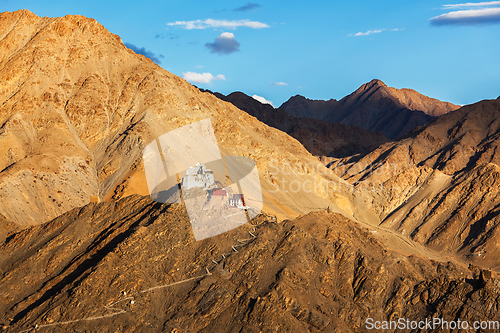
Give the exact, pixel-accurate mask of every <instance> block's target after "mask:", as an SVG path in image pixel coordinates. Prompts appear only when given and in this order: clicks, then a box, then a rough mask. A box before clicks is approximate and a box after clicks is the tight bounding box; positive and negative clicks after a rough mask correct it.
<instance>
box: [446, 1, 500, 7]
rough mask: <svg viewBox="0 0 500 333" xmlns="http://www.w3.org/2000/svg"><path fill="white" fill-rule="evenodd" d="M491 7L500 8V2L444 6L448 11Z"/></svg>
mask: <svg viewBox="0 0 500 333" xmlns="http://www.w3.org/2000/svg"><path fill="white" fill-rule="evenodd" d="M489 6H500V1H488V2H467V3H458V4H453V5H443V7H444V8H446V9H452V8H470V7H489Z"/></svg>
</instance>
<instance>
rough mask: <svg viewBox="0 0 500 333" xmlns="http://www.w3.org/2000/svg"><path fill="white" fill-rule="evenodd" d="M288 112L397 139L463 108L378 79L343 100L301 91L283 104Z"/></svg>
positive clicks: (282, 106) (283, 107)
mask: <svg viewBox="0 0 500 333" xmlns="http://www.w3.org/2000/svg"><path fill="white" fill-rule="evenodd" d="M280 108H282V109H284V110H285V111H286V112H287V113H288V114H290V115H294V116H297V117H308V118H316V119H320V120H324V121H326V122H329V123H333V122H338V123H342V124H350V125H356V126H359V127H362V128H364V129H366V130H370V131H375V132H382V133H383V134H384V135H385V136H386V137H388V138H389V139H397V138H399V137H401V136H403V135H404V134H406V133H408V132H410V131H411V130H412V129H414V128H415V127H418V126H422V125H424V124H426V123H428V122H429V121H431V120H433V119H435V118H436V117H438V116H441V115H443V114H446V113H448V112H451V111H454V110H456V109H458V108H459V106H457V105H453V104H451V103H448V102H441V101H439V100H437V99H434V98H430V97H427V96H424V95H422V94H419V93H418V92H416V91H415V90H412V89H396V88H392V87H388V86H387V85H386V84H385V83H383V82H382V81H380V80H378V79H374V80H372V81H370V82H368V83H366V84H363V85H362V86H361V87H359V88H358V89H357V90H356V91H355V92H353V93H352V94H350V95H348V96H346V97H344V98H342V99H341V100H340V101H337V100H333V99H332V100H329V101H315V100H309V99H306V98H304V97H302V96H300V95H297V96H294V97H292V98H290V99H289V100H288V101H286V102H285V103H283V105H281V107H280Z"/></svg>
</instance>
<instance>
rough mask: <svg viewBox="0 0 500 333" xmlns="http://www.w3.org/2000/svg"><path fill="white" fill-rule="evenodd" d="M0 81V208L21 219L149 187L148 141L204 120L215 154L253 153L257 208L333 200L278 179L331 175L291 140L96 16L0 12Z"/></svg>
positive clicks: (284, 211) (301, 207)
mask: <svg viewBox="0 0 500 333" xmlns="http://www.w3.org/2000/svg"><path fill="white" fill-rule="evenodd" d="M0 85H1V86H0V87H1V89H0V213H1V214H3V215H5V217H6V218H7V219H9V220H11V221H13V222H15V223H17V224H18V225H21V226H27V225H33V224H37V223H40V222H44V221H48V220H50V219H52V218H55V217H57V216H59V215H60V214H62V213H64V212H66V211H68V210H70V209H72V208H74V207H80V206H83V205H85V204H87V203H88V202H89V198H90V197H91V196H98V197H100V198H101V200H102V199H105V200H110V199H118V198H120V197H123V196H126V195H130V194H133V193H139V194H147V193H148V192H147V187H146V180H145V178H144V172H143V166H142V149H143V148H144V147H145V145H147V144H148V143H149V142H151V141H152V140H153V139H155V138H156V137H158V136H159V135H161V134H163V133H165V132H168V131H169V130H172V129H175V128H177V127H179V126H182V125H185V124H188V123H191V122H194V121H197V120H201V119H204V118H208V117H210V118H211V120H212V123H213V126H214V128H215V134H216V136H217V139H218V142H219V144H220V146H221V150H222V152H223V154H226V155H242V156H248V157H252V158H253V159H254V160H255V161H256V163H257V166H258V168H259V172H260V175H261V182H262V187H263V189H264V200H265V205H264V209H265V211H267V212H269V213H273V214H277V215H278V216H280V217H282V218H284V217H293V216H296V215H297V214H300V213H303V212H307V211H310V209H311V208H313V209H314V208H320V207H327V206H328V205H329V204H332V202H331V200H330V199H329V198H331V195H329V194H328V193H327V192H326V189H325V187H321V186H318V187H315V188H311V189H309V190H308V191H309V192H310V193H307V195H305V194H306V193H305V192H304V191H306V189H304V188H303V187H298V188H297V190H296V191H295V192H297V193H294V192H293V191H291V190H288V189H287V188H286V185H285V183H287V184H290V183H291V182H293V181H294V180H298V178H296V176H295V175H296V174H298V173H300V177H301V178H300V182H303V181H307V180H309V181H310V182H311V183H313V184H314V183H320V182H322V181H324V180H325V179H327V180H332V179H337V178H336V176H335V175H333V174H328V172H324V171H325V169H324V167H323V166H322V165H320V164H319V163H318V161H317V160H316V159H314V158H313V157H312V156H311V154H309V153H308V152H307V151H306V150H305V149H304V147H303V146H302V145H301V144H300V143H299V142H297V141H296V140H295V139H293V138H291V137H289V136H287V135H286V134H284V133H282V132H280V131H278V130H276V129H273V128H270V127H268V126H266V125H264V124H262V123H260V122H259V121H258V120H257V119H255V118H253V117H251V116H249V115H248V114H247V113H245V112H242V111H241V110H239V109H237V108H236V107H234V106H233V105H232V104H230V103H226V102H223V101H221V100H219V99H217V98H215V97H214V96H212V95H211V94H209V93H201V92H200V91H199V90H198V89H196V88H195V87H194V86H192V85H190V84H189V83H187V82H186V81H184V80H182V79H181V78H179V77H177V76H175V75H172V74H171V73H169V72H167V71H165V70H164V69H162V68H160V67H159V66H158V65H156V64H154V63H153V62H152V61H150V60H149V59H147V58H145V57H143V56H141V55H137V54H135V53H134V52H133V51H132V50H130V49H127V48H126V47H125V46H124V45H123V43H122V41H121V39H120V37H118V36H116V35H113V34H111V33H109V32H108V31H107V30H106V29H105V28H104V27H103V26H101V25H100V24H99V23H97V22H96V21H95V20H93V19H89V18H85V17H82V16H66V17H61V18H47V17H45V18H42V17H38V16H36V15H35V14H33V13H31V12H29V11H27V10H22V11H17V12H14V13H8V12H6V13H2V14H0ZM271 164H272V168H270V165H271ZM276 170H278V171H279V172H278V171H276ZM318 170H319V171H318ZM321 170H322V171H321ZM275 171H276V172H275ZM320 171H321V174H320ZM272 172H273V173H272ZM277 188H279V189H284V190H281V191H278V190H276V189H277ZM278 202H279V203H280V205H277V203H278ZM333 206H335V205H334V204H333ZM333 206H332V207H333ZM339 211H342V210H339Z"/></svg>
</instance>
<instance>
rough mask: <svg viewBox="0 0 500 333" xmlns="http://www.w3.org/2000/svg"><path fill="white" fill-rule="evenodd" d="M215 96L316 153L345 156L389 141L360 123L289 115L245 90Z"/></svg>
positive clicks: (368, 150)
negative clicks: (330, 121)
mask: <svg viewBox="0 0 500 333" xmlns="http://www.w3.org/2000/svg"><path fill="white" fill-rule="evenodd" d="M215 96H217V97H218V98H220V99H222V100H225V101H228V102H230V103H232V104H234V105H235V106H236V107H238V108H239V109H241V110H243V111H245V112H247V113H248V114H250V115H252V116H254V117H256V118H257V119H259V120H260V121H262V122H263V123H265V124H267V125H269V126H271V127H274V128H277V129H279V130H281V131H283V132H285V133H287V134H289V135H290V136H292V137H294V138H295V139H297V140H298V141H299V142H300V143H302V144H303V145H304V147H305V148H306V149H307V150H308V151H309V152H311V154H313V155H316V156H332V157H345V156H350V155H355V154H360V153H361V154H364V153H367V152H370V151H372V150H373V149H375V148H377V147H378V146H380V145H381V144H382V143H385V142H387V141H388V140H387V138H386V137H385V136H384V135H383V134H382V133H377V132H370V131H367V130H364V129H362V128H360V127H357V126H352V125H344V124H340V123H331V124H330V123H327V122H324V121H321V120H317V119H309V118H298V117H295V116H290V115H288V114H287V113H286V112H285V110H283V109H282V108H278V109H275V108H273V107H272V106H271V105H269V104H262V103H260V102H259V101H257V100H255V99H254V98H252V97H250V96H248V95H245V94H244V93H242V92H233V93H231V94H229V95H227V96H225V95H222V94H220V93H215Z"/></svg>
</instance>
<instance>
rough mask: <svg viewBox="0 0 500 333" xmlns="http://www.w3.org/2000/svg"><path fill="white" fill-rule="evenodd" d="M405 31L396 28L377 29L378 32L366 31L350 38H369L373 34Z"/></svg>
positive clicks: (350, 35)
mask: <svg viewBox="0 0 500 333" xmlns="http://www.w3.org/2000/svg"><path fill="white" fill-rule="evenodd" d="M402 30H404V29H403V28H395V29H376V30H368V31H365V32H361V31H360V32H357V33H355V34H349V35H348V36H349V37H352V36H355V37H359V36H368V35H372V34H379V33H381V32H384V31H402Z"/></svg>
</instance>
